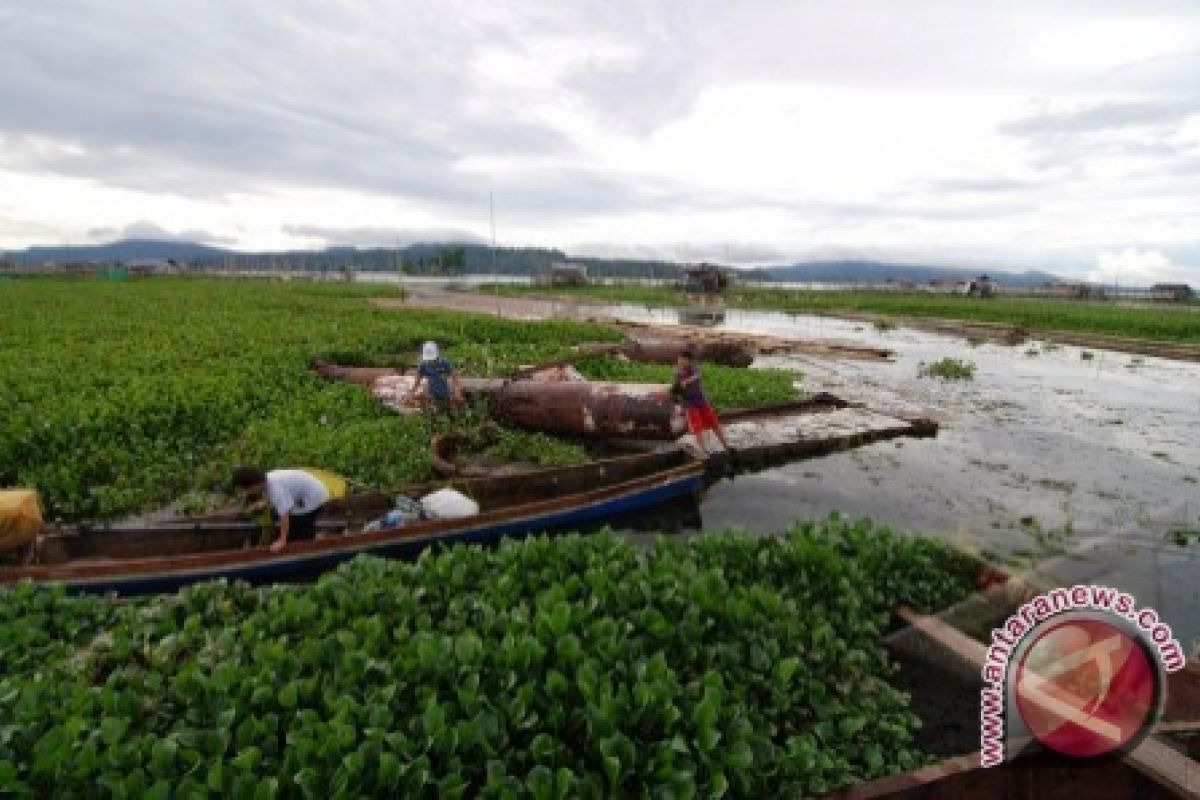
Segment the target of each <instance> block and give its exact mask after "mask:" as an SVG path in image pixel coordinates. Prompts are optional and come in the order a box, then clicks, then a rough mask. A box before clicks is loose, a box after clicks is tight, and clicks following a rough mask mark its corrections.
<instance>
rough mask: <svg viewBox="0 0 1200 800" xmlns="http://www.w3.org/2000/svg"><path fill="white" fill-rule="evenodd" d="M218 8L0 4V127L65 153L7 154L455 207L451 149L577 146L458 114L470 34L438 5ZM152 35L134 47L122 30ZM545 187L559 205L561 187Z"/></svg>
mask: <svg viewBox="0 0 1200 800" xmlns="http://www.w3.org/2000/svg"><path fill="white" fill-rule="evenodd" d="M224 5H225V8H223V9H222V8H221V7H220V5H218V6H215V7H214V6H210V5H206V4H199V3H188V2H181V3H179V4H178V5H177V6H175V7H172V8H171V9H169V10H165V8H164V7H158V8H154V9H151V10H149V11H147V12H146V14H145V16H146V18H145V19H143V18H141V13H142V12H134V11H132V10H130V9H128V8H126V7H122V6H117V7H113V6H111V5H108V4H104V5H101V4H95V3H84V4H81V6H80V7H79V8H78V9H76V13H75V14H74V15H73V16H72V17H65V16H63V15H61V14H59V13H56V12H55V8H54V6H52V5H50V4H46V5H44V6H42V7H41V8H40V10H39V11H37V12H35V13H30V14H28V15H27V18H26V16H25V15H23V16H22V19H21V22H22V25H21V29H20V32H21V35H20V36H19V37H16V36H11V37H10V36H9V35H7V34H5V33H4V32H3V30H4V29H3V27H2V25H3V22H4V21H8V23H9V26H10V27H12V25H13V23H12V20H13V18H14V17H15V14H14V13H13V12H11V11H10V12H8V14H4V12H0V105H2V106H3V107H4V108H5V109H6V114H5V118H4V120H3V122H2V123H0V133H5V134H7V135H8V137H7V138H10V139H19V138H20V137H21V136H25V137H26V138H30V137H37V138H39V139H48V140H52V141H57V142H61V143H63V144H67V145H71V146H72V147H71V148H70V149H63V148H37V147H31V148H26V149H25V150H24V152H22V151H19V150H18V151H16V152H9V153H7V155H6V159H7V160H8V161H10V162H11V161H13V160H18V159H23V166H25V167H26V168H32V169H37V170H41V171H49V172H55V173H59V174H65V175H71V176H84V177H89V178H93V179H95V180H98V181H100V182H102V183H106V184H109V185H116V186H123V187H130V188H136V189H142V190H151V191H158V192H174V193H177V194H181V195H186V196H201V195H203V196H216V197H219V196H221V195H223V194H225V193H227V192H231V191H239V192H246V191H253V190H255V189H260V188H263V187H277V186H279V185H281V184H282V185H289V184H290V185H299V186H318V187H336V188H347V189H355V190H365V191H371V192H377V193H383V194H390V195H401V196H408V197H417V198H421V199H426V200H429V201H431V202H434V203H445V204H459V203H463V202H474V201H475V200H476V199H477V198H478V196H479V194H480V189H479V187H478V186H477V185H476V180H475V179H473V178H471V177H469V176H465V175H462V174H460V173H457V172H456V171H455V169H454V167H455V164H456V163H457V162H458V161H459V160H460V159H462V158H465V157H470V156H496V157H501V158H504V157H512V156H517V157H519V156H522V155H536V156H537V157H539V158H541V157H545V156H546V155H547V154H555V153H560V154H562V153H569V152H570V151H571V144H570V143H569V142H568V141H567V140H566V139H565V138H564V137H563V136H562V134H561V133H559V132H558V131H556V130H554V129H552V128H550V127H547V126H544V125H538V124H534V123H532V122H529V121H526V120H522V119H520V118H519V116H495V115H488V114H485V113H484V112H480V111H472V110H470V108H471V107H472V104H471V103H470V102H469V101H470V100H471V92H472V91H473V88H472V86H471V85H470V84H469V80H468V77H467V76H466V74H465V73H466V71H465V70H464V69H462V62H463V59H464V56H465V55H467V54H469V51H470V48H471V46H472V38H473V37H476V36H478V35H480V32H478V31H472V30H470V29H469V27H468V28H467V29H466V30H463V29H462V28H459V27H457V26H455V25H453V24H448V21H447V19H445V18H443V17H442V16H441V13H442V12H439V11H437V10H433V9H428V8H423V9H411V13H406V17H413V18H414V19H412V22H413V23H414V24H413V25H412V26H407V25H397V24H396V22H397V21H396V20H394V19H393V20H391V21H390V23H388V24H382V25H381V24H378V23H376V22H375V21H374V20H371V19H358V17H361V16H368V15H367V14H366V12H365V11H364V10H363V9H361V8H359V7H358V6H357V4H337V3H329V4H317V3H308V4H302V5H297V4H288V5H287V6H273V7H271V8H268V7H266V6H263V7H258V6H256V5H250V6H246V5H245V4H232V3H226V4H224ZM420 17H428V19H425V20H424V22H426V23H430V24H427V25H418V24H417V23H419V22H421V21H422V20H420V19H418V18H420ZM389 28H394V29H393V30H389ZM149 30H152V31H154V36H153V38H152V39H150V40H148V41H144V42H138V43H137V46H131V45H132V44H133V42H132V41H131V36H130V33H131V32H132V31H149ZM456 35H465V36H466V42H465V44H466V50H465V51H456V50H455V48H454V46H453V45H454V44H455V41H454V38H453V37H454V36H456ZM10 38H11V40H10ZM364 51H366V52H368V53H370V54H371V57H369V58H363V57H362V55H363V52H364ZM14 134H15V136H14ZM554 188H555V189H556V190H558V191H562V192H564V194H565V196H566V197H568V198H569V196H570V191H569V188H570V187H569V186H568V185H559V186H555V187H554ZM551 205H552V204H551V203H549V202H545V201H543V203H542V206H543V208H547V209H550V207H551ZM585 205H586V203H585ZM570 207H571V204H570V203H569V202H567V203H565V204H564V208H565V209H569V208H570Z"/></svg>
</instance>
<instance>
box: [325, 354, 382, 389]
mask: <svg viewBox="0 0 1200 800" xmlns="http://www.w3.org/2000/svg"><path fill="white" fill-rule="evenodd" d="M313 371H314V372H316V373H317V374H318V375H320V376H321V377H322V378H328V379H329V380H331V381H346V382H347V383H357V384H359V385H361V386H366V387H367V388H368V389H370V388H373V387H374V386H375V382H376V381H377V380H379V379H380V378H385V377H396V376H399V375H400V370H398V369H392V368H391V367H343V366H342V365H341V364H333V363H330V362H328V361H316V362H314V363H313Z"/></svg>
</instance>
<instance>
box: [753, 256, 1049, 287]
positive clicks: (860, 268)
mask: <svg viewBox="0 0 1200 800" xmlns="http://www.w3.org/2000/svg"><path fill="white" fill-rule="evenodd" d="M979 275H987V276H988V277H989V278H991V279H992V280H993V281H994V282H996V283H1000V284H1006V285H1009V286H1040V285H1042V284H1044V283H1047V282H1051V283H1053V282H1056V281H1058V280H1060V278H1059V277H1058V276H1056V275H1051V274H1050V273H1048V272H1036V271H1032V270H1031V271H1026V272H1008V271H1003V270H992V269H983V268H980V267H931V266H923V265H920V264H887V263H883V262H879V261H813V262H809V263H805V264H793V265H791V266H786V267H769V268H765V269H760V270H753V271H752V272H751V273H750V274H748V275H747V277H750V278H751V279H754V278H757V279H760V280H774V281H786V282H789V283H884V282H886V281H889V280H890V281H911V282H913V283H928V282H929V281H934V280H959V279H970V278H975V277H977V276H979Z"/></svg>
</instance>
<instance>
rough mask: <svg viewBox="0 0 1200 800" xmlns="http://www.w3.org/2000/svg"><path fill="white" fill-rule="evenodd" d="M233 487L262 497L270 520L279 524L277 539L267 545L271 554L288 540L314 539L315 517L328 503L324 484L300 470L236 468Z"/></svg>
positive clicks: (282, 546)
mask: <svg viewBox="0 0 1200 800" xmlns="http://www.w3.org/2000/svg"><path fill="white" fill-rule="evenodd" d="M233 486H234V488H235V489H237V490H240V491H242V492H245V493H246V494H248V495H259V494H262V495H265V496H266V500H267V502H268V503H270V505H271V516H272V518H274V519H277V520H278V521H279V538H278V539H276V540H275V541H274V542H272V543H271V552H273V553H279V552H282V551H283V550H284V548H286V547H287V544H288V541H289V540H291V541H304V540H307V539H312V538H313V537H314V536H316V533H317V517H318V516H319V515H320V514H321V507H322V506H323V505H325V503H326V502H328V501H329V490H328V489H327V488H325V484H323V483H321V481H320V480H318V479H317V478H316V476H314V475H313V474H312V473H309V472H305V471H304V470H302V469H273V470H271V471H270V472H263V471H262V470H261V469H258V468H256V467H238V468H237V469H235V470H234V471H233Z"/></svg>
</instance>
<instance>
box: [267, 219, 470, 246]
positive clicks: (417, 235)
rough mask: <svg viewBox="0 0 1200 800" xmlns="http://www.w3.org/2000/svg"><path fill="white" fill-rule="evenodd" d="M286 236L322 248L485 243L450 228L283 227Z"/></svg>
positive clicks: (466, 232) (301, 225)
mask: <svg viewBox="0 0 1200 800" xmlns="http://www.w3.org/2000/svg"><path fill="white" fill-rule="evenodd" d="M283 232H284V233H286V234H288V235H290V236H303V237H305V238H310V239H320V240H322V241H323V242H324V245H325V246H326V247H334V246H339V245H341V246H353V247H397V246H399V247H404V246H406V245H410V244H417V243H422V242H446V243H455V244H485V243H486V240H485V239H484V238H483V237H482V236H479V235H478V234H476V233H473V232H471V231H465V230H459V229H453V228H371V227H363V228H335V227H326V226H322V225H308V224H299V225H284V226H283Z"/></svg>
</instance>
